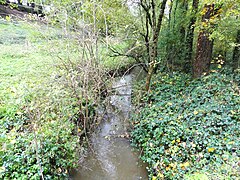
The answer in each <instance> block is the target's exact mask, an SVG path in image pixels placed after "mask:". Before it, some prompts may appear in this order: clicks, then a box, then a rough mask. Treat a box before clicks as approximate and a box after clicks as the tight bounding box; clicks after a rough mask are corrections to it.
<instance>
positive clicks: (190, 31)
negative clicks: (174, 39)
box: [184, 0, 199, 72]
mask: <svg viewBox="0 0 240 180" xmlns="http://www.w3.org/2000/svg"><path fill="white" fill-rule="evenodd" d="M198 4H199V0H193V3H192V8H193V9H192V17H191V19H190V23H189V25H188V30H187V36H186V62H185V67H184V69H185V71H186V72H189V71H190V69H191V68H190V67H191V64H192V53H193V38H194V29H195V23H196V19H197V18H196V13H197V10H198Z"/></svg>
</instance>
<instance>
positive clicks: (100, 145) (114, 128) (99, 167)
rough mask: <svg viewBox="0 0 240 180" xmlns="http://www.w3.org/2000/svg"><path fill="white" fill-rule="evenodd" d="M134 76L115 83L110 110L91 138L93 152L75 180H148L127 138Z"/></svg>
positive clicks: (143, 165) (74, 176)
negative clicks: (125, 136) (124, 136)
mask: <svg viewBox="0 0 240 180" xmlns="http://www.w3.org/2000/svg"><path fill="white" fill-rule="evenodd" d="M133 77H134V76H133V75H132V74H131V75H126V76H123V77H122V78H119V79H117V80H115V82H114V83H113V89H115V92H116V95H112V96H110V97H109V103H110V108H108V112H107V116H108V118H106V119H105V120H104V121H103V122H102V123H101V124H100V127H99V130H98V131H97V132H96V133H95V134H94V135H93V136H92V137H91V142H92V149H93V151H92V153H89V154H88V157H87V158H86V159H85V160H84V162H83V163H82V164H81V168H80V169H78V171H76V172H74V174H73V175H72V178H71V179H74V180H139V179H144V180H147V179H148V176H147V170H146V165H145V164H144V163H143V162H142V161H141V160H140V159H139V153H137V152H136V151H133V148H132V147H131V145H130V142H129V140H128V139H126V138H123V135H126V134H128V127H129V113H130V112H131V108H132V107H131V94H132V79H133Z"/></svg>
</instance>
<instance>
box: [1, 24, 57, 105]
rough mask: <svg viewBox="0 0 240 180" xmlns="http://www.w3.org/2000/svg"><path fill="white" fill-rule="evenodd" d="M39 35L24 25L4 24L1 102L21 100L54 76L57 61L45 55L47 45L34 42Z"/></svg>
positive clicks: (2, 31)
mask: <svg viewBox="0 0 240 180" xmlns="http://www.w3.org/2000/svg"><path fill="white" fill-rule="evenodd" d="M37 33H39V31H38V30H34V29H33V28H32V27H30V26H26V25H23V24H21V23H17V24H14V23H11V22H6V21H3V20H1V21H0V37H1V38H0V42H1V44H0V49H1V51H0V79H1V81H0V102H1V104H2V103H3V102H4V103H8V101H9V99H16V98H19V96H20V95H21V94H22V93H23V92H25V91H27V90H28V89H31V88H33V87H35V86H37V85H38V84H41V83H44V82H46V81H47V80H48V79H49V76H50V75H51V73H53V71H54V69H53V66H52V65H53V59H52V57H51V56H50V55H48V54H47V53H46V52H44V51H43V47H44V46H45V45H47V42H41V43H38V42H32V41H31V39H32V38H33V36H34V35H35V34H37Z"/></svg>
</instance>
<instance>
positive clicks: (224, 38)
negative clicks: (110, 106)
mask: <svg viewBox="0 0 240 180" xmlns="http://www.w3.org/2000/svg"><path fill="white" fill-rule="evenodd" d="M4 2H5V1H4V0H0V4H1V3H2V4H4ZM39 2H40V1H39ZM46 4H49V5H50V4H51V6H49V7H50V9H49V10H48V11H44V9H43V11H44V13H45V17H39V16H37V15H28V16H25V17H21V18H19V19H18V18H12V17H11V16H10V15H6V14H2V13H1V15H3V17H2V18H0V49H1V51H0V132H1V136H0V146H1V149H0V178H1V179H67V178H68V177H69V171H70V170H71V169H72V168H76V167H77V166H79V162H78V160H79V159H81V157H83V156H84V153H85V152H86V151H87V148H86V147H87V144H88V143H87V140H88V137H89V135H90V134H91V133H92V132H93V131H94V129H95V127H96V126H97V125H98V124H99V123H100V122H99V118H98V117H96V112H95V111H96V108H97V107H98V105H99V104H103V101H104V97H106V96H107V95H108V94H107V93H109V92H110V90H109V87H110V85H111V80H112V77H113V76H114V75H116V74H121V73H122V72H124V71H125V70H129V69H131V67H132V66H141V67H142V68H143V69H144V70H145V71H146V72H147V73H146V77H145V79H144V81H143V82H141V83H138V84H137V85H136V87H135V89H134V94H133V95H134V100H135V101H134V103H135V106H136V107H138V108H139V110H136V113H134V114H137V115H135V116H133V118H132V121H133V125H134V127H133V131H132V143H133V145H134V146H135V147H137V148H138V149H139V150H140V151H141V152H142V154H141V158H142V159H143V161H145V162H147V163H148V172H149V178H150V179H153V180H154V179H238V178H239V177H240V175H239V172H240V170H239V162H240V159H239V153H240V150H239V146H240V141H239V140H240V139H239V138H240V136H239V135H240V134H239V128H240V124H239V123H240V121H239V120H240V119H239V118H240V105H239V104H240V91H239V88H240V77H239V74H240V73H239V64H240V48H239V47H240V18H239V15H240V1H239V0H210V1H209V0H208V1H207V0H181V1H178V0H138V1H127V2H126V1H122V0H104V1H97V0H87V1H80V2H79V1H72V0H64V1H58V0H54V1H45V4H44V5H46ZM11 6H12V7H14V8H16V9H18V7H17V6H16V4H15V5H11ZM0 12H1V10H0Z"/></svg>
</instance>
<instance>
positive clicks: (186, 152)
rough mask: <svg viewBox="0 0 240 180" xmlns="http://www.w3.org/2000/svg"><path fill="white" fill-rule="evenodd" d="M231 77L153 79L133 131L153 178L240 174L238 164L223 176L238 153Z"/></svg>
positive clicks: (235, 87)
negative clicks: (208, 173)
mask: <svg viewBox="0 0 240 180" xmlns="http://www.w3.org/2000/svg"><path fill="white" fill-rule="evenodd" d="M232 77H233V76H232V75H231V74H230V73H228V75H227V74H226V73H222V74H221V73H217V72H216V73H212V74H210V75H208V76H205V77H203V78H201V79H196V80H191V79H190V77H188V76H187V75H184V74H177V73H176V74H174V75H172V76H171V75H167V74H159V75H158V76H156V77H155V79H154V80H153V84H152V91H151V92H150V93H148V95H146V96H145V97H143V98H142V99H141V100H142V104H144V107H143V108H141V110H140V111H139V113H137V115H135V116H134V117H133V123H134V130H133V132H132V143H133V145H134V146H135V147H137V148H138V149H141V150H142V152H143V153H142V157H141V158H142V160H143V161H145V162H147V163H148V171H149V174H150V175H149V177H150V178H151V179H183V178H184V177H185V178H186V174H194V173H198V172H202V171H204V172H209V171H210V172H215V171H216V172H218V173H220V174H221V173H222V174H224V175H225V176H227V177H229V178H230V179H234V178H237V177H239V176H240V175H239V173H237V172H239V171H236V168H237V167H238V166H234V167H231V168H232V169H233V170H232V171H230V172H229V171H228V172H225V171H226V168H222V170H223V172H221V167H223V166H226V164H227V163H228V161H229V159H234V161H235V163H232V164H237V163H238V161H239V155H240V150H239V145H240V142H239V135H240V133H239V129H240V121H239V120H240V96H239V93H240V91H239V82H236V81H234V79H233V78H232ZM236 79H238V78H236ZM228 167H229V166H228ZM234 169H235V170H234ZM204 172H203V173H204ZM215 178H216V176H215ZM213 179H214V178H213Z"/></svg>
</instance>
